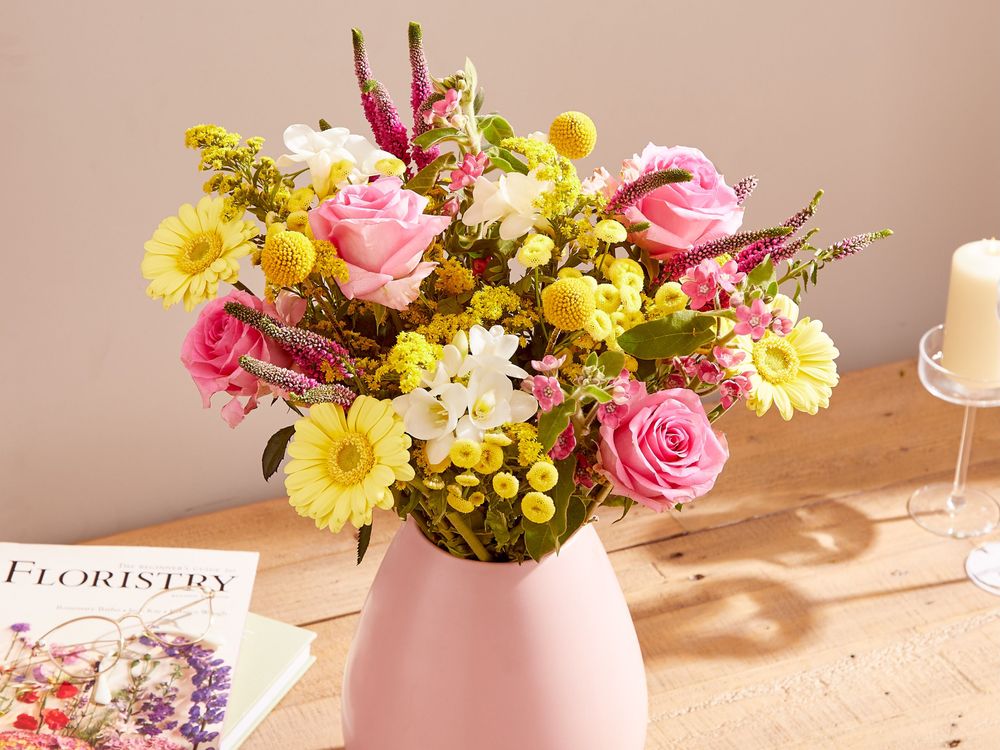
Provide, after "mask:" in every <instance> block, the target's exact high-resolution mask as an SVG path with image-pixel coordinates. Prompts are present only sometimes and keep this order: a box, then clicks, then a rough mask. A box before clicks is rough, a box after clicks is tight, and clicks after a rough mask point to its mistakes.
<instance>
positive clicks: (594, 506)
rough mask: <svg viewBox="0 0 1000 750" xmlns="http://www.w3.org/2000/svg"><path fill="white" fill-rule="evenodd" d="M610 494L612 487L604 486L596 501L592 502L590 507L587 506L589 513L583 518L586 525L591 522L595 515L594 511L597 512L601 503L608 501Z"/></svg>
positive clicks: (595, 498)
mask: <svg viewBox="0 0 1000 750" xmlns="http://www.w3.org/2000/svg"><path fill="white" fill-rule="evenodd" d="M610 494H611V485H610V484H606V485H604V487H603V488H602V489H601V491H600V492H598V493H597V495H596V496H595V497H594V499H593V500H591V501H590V505H588V506H587V512H586V513H585V514H584V516H583V517H584V523H587V522H588V521H589V520H590V518H591V516H593V515H594V511H596V510H597V509H598V508H599V507H600V505H601V503H603V502H604V501H605V500H607V499H608V495H610Z"/></svg>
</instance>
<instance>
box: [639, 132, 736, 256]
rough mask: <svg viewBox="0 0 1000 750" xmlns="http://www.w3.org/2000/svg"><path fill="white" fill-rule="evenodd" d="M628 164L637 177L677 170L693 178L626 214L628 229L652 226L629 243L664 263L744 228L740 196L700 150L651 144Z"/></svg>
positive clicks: (665, 188) (652, 196)
mask: <svg viewBox="0 0 1000 750" xmlns="http://www.w3.org/2000/svg"><path fill="white" fill-rule="evenodd" d="M626 165H627V167H628V170H627V171H628V172H629V173H630V174H631V173H635V174H636V176H641V175H644V174H648V173H650V172H658V171H660V170H663V169H671V168H673V167H677V168H680V169H686V170H687V171H689V172H690V173H691V174H692V175H694V177H693V178H692V179H691V180H690V182H676V183H673V184H670V185H664V186H663V187H660V188H657V189H656V190H654V191H653V192H651V193H648V194H647V195H645V196H643V197H642V198H641V199H640V200H639V201H638V202H637V203H636V204H635V205H633V206H630V207H629V208H627V209H625V218H627V219H628V221H629V223H630V224H639V223H642V222H649V224H650V227H649V229H647V230H645V231H644V232H639V233H637V234H635V235H633V237H632V238H631V239H632V241H633V242H635V244H637V245H639V246H640V247H642V248H645V249H646V250H648V251H649V253H650V255H652V256H653V257H654V258H657V259H659V260H665V259H667V258H670V257H671V256H673V255H676V254H677V253H679V252H681V251H682V250H687V249H688V248H690V247H692V246H694V245H698V244H701V243H702V242H708V241H709V240H714V239H718V238H719V237H724V236H727V235H730V234H733V233H734V232H735V231H736V230H737V229H739V228H740V225H741V224H742V223H743V209H742V208H741V207H740V206H739V205H738V204H737V202H736V192H735V191H734V190H733V189H732V188H731V187H729V185H727V184H726V182H725V179H724V178H723V177H722V175H720V174H719V173H718V172H717V171H715V166H714V165H713V164H712V162H710V161H709V160H708V158H707V157H706V156H705V155H704V154H703V153H702V152H701V151H699V150H698V149H696V148H688V147H686V146H674V147H673V148H667V147H665V146H655V145H653V144H652V143H650V144H649V145H648V146H646V148H645V149H643V152H642V154H640V155H638V156H636V157H635V158H634V159H633V160H631V161H629V162H626ZM626 179H628V178H626Z"/></svg>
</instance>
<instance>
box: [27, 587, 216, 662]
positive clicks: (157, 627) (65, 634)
mask: <svg viewBox="0 0 1000 750" xmlns="http://www.w3.org/2000/svg"><path fill="white" fill-rule="evenodd" d="M215 593H216V592H215V591H212V590H209V589H206V588H204V587H203V586H186V587H184V588H178V589H167V590H166V591H160V592H158V593H157V594H154V595H153V596H152V597H150V598H149V599H147V600H146V602H145V604H143V605H142V606H141V607H140V608H139V609H138V610H137V611H135V612H129V613H127V614H124V615H122V616H121V617H118V618H117V619H112V618H110V617H102V616H100V615H86V616H83V617H75V618H73V619H71V620H66V621H65V622H63V623H61V624H59V625H56V626H55V627H54V628H52V629H51V630H49V631H48V632H47V633H45V634H44V635H43V636H42V637H41V638H39V639H38V640H37V641H36V643H35V646H34V649H33V653H39V652H42V653H44V655H45V657H46V658H47V659H48V661H49V662H51V663H52V664H53V665H54V666H55V667H57V668H58V669H59V671H60V674H61V677H62V678H63V679H65V680H66V681H69V682H88V681H90V680H93V679H95V678H97V677H98V676H99V675H101V674H103V673H105V672H107V671H109V670H110V669H113V668H114V666H115V665H116V664H117V663H118V661H119V659H121V657H122V654H123V652H124V651H125V646H126V645H127V644H128V643H131V642H133V641H135V640H137V639H139V638H141V635H131V636H128V637H126V635H125V632H124V630H123V629H122V625H123V623H125V622H126V621H127V620H131V619H135V620H138V621H139V624H140V625H141V626H142V635H145V636H147V637H148V638H151V639H152V640H154V641H155V642H157V643H158V644H160V645H161V646H163V647H165V648H184V647H187V646H193V645H195V644H197V643H200V642H201V641H203V640H204V639H205V636H206V635H208V631H209V630H210V629H211V627H212V622H213V620H214V619H215V610H214V608H213V600H214V599H215ZM29 666H30V665H29Z"/></svg>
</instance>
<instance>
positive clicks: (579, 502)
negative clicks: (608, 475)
mask: <svg viewBox="0 0 1000 750" xmlns="http://www.w3.org/2000/svg"><path fill="white" fill-rule="evenodd" d="M586 520H587V502H586V500H584V499H583V498H582V497H580V496H579V495H573V496H571V497H570V499H569V504H568V506H567V507H566V530H565V531H564V532H563V534H562V536H561V537H559V546H560V547H561V546H562V545H564V544H566V542H567V541H568V540H569V538H570V537H571V536H573V534H575V533H576V532H577V531H579V529H580V527H581V526H583V523H584V521H586Z"/></svg>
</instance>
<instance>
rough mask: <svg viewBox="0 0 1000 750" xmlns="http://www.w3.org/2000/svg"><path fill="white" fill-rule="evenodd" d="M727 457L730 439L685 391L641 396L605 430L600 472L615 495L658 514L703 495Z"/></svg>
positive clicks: (674, 390) (695, 399)
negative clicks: (714, 430)
mask: <svg viewBox="0 0 1000 750" xmlns="http://www.w3.org/2000/svg"><path fill="white" fill-rule="evenodd" d="M727 458H729V448H728V446H727V445H726V439H725V437H724V436H723V435H721V434H716V433H715V432H713V431H712V425H711V424H710V423H709V421H708V417H707V416H706V415H705V409H704V408H703V407H702V405H701V400H700V399H699V398H698V397H697V396H696V395H695V394H694V392H693V391H690V390H687V389H686V388H672V389H670V390H665V391H657V392H656V393H650V394H646V395H642V396H639V397H637V398H636V399H635V400H634V401H632V402H630V403H629V404H628V412H627V414H626V415H624V417H623V418H621V419H620V420H619V421H618V422H617V424H616V425H612V424H609V423H603V424H602V425H601V444H600V462H601V472H602V473H603V474H604V475H605V476H607V477H608V478H609V479H610V480H611V483H612V489H613V491H614V492H615V494H618V495H623V496H625V497H630V498H632V499H633V500H635V501H636V502H640V503H642V504H643V505H646V506H648V507H650V508H652V509H653V510H656V511H664V510H667V509H668V508H671V507H673V506H674V505H676V504H677V503H685V502H687V501H689V500H694V499H695V498H696V497H700V496H702V495H704V494H705V493H706V492H708V491H709V490H710V489H712V487H713V485H714V484H715V479H716V477H718V476H719V473H720V472H721V471H722V467H723V466H724V465H725V463H726V459H727Z"/></svg>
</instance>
